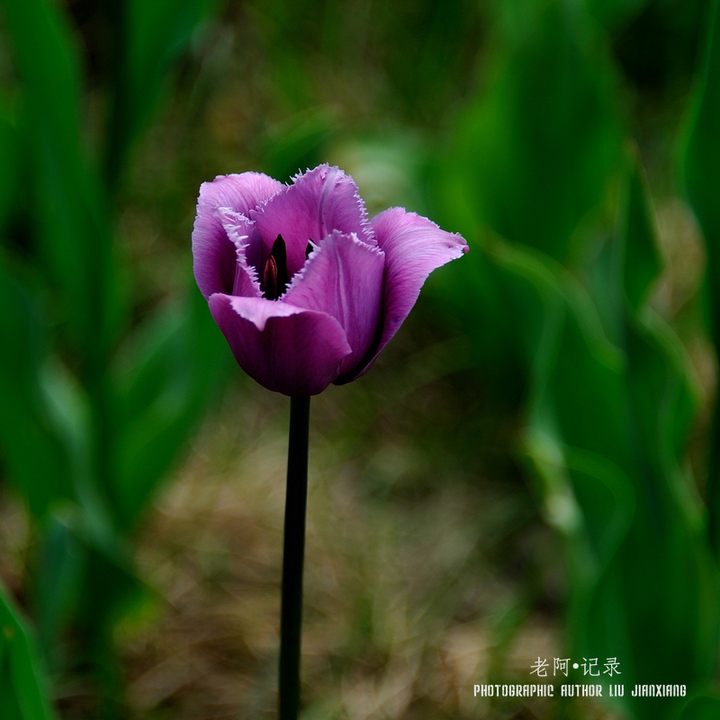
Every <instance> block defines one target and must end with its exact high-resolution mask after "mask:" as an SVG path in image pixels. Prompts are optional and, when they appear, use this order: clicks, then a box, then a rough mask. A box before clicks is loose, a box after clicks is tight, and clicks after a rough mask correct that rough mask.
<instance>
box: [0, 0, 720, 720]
mask: <svg viewBox="0 0 720 720" xmlns="http://www.w3.org/2000/svg"><path fill="white" fill-rule="evenodd" d="M0 8H1V12H0V23H1V25H0V32H1V36H2V37H1V39H2V41H3V42H4V43H6V46H5V45H3V48H2V52H1V53H0V77H2V79H3V84H4V87H2V89H1V90H0V167H1V170H0V240H1V242H0V334H1V335H2V337H3V342H2V343H1V344H0V397H1V398H2V408H1V409H0V462H1V465H0V477H1V478H2V482H3V483H6V484H7V485H9V486H11V487H12V488H13V490H14V492H15V493H16V495H17V496H19V497H21V498H22V500H23V501H24V504H25V506H26V508H27V511H28V513H29V514H30V516H31V517H32V524H33V525H32V526H33V537H34V539H35V540H34V545H33V549H32V553H31V554H30V556H29V558H28V568H27V574H28V577H27V578H26V579H25V582H24V586H23V593H22V598H16V599H12V598H11V597H10V593H7V592H5V591H1V592H0V629H1V630H2V631H3V633H0V668H1V672H2V674H0V707H2V708H3V712H5V708H12V709H8V710H7V713H9V715H8V717H22V718H25V720H35V719H36V718H47V717H51V716H52V714H51V710H50V709H49V707H50V705H52V702H50V701H48V700H47V699H46V698H47V697H53V695H52V690H51V691H50V694H49V695H46V694H45V687H46V685H47V683H46V680H44V679H43V678H42V677H41V675H42V668H43V667H44V666H46V667H48V668H49V670H50V673H51V677H52V678H53V679H54V680H57V681H59V680H60V679H62V678H65V677H68V676H73V675H74V674H77V675H82V674H83V673H87V671H88V667H90V668H91V669H92V670H91V674H92V675H93V676H94V681H95V688H94V690H93V692H92V693H91V695H92V697H93V698H94V699H93V701H92V704H91V705H92V706H91V708H90V709H89V710H86V713H87V714H86V715H85V716H86V717H93V716H95V717H98V716H102V717H113V716H123V715H127V714H128V713H129V710H128V709H127V707H126V706H125V700H124V697H123V688H122V681H121V679H120V678H121V677H122V673H121V672H120V670H119V669H118V667H117V661H116V659H115V658H114V656H113V633H114V632H115V631H116V629H117V627H118V622H119V621H120V620H122V619H123V618H126V617H127V615H128V613H132V612H133V608H136V607H137V605H133V602H134V601H135V602H136V601H137V600H138V598H139V597H142V596H143V595H145V596H147V595H148V594H150V593H151V591H150V590H149V589H148V588H146V587H145V586H144V583H143V581H142V580H141V579H140V578H139V577H138V574H137V572H136V570H135V568H134V565H133V548H134V544H135V542H136V537H137V531H138V528H140V527H141V526H142V519H143V517H145V513H147V511H148V507H149V505H150V503H151V501H152V498H153V496H154V493H155V491H156V490H157V489H158V488H159V487H160V485H161V483H162V481H163V479H165V478H167V476H168V474H169V472H170V470H171V469H172V468H173V467H174V466H175V464H176V463H177V461H178V459H179V458H180V457H182V454H183V451H184V450H185V449H186V446H187V442H188V438H190V437H191V435H192V433H193V431H194V429H195V428H196V427H197V425H198V422H199V421H200V419H201V418H202V417H203V414H204V413H205V411H206V408H207V406H208V403H209V402H210V401H211V400H212V399H213V398H215V397H217V393H218V391H219V390H220V389H221V388H222V387H223V381H224V379H225V377H226V376H227V371H228V369H229V368H230V366H231V362H230V357H229V355H230V354H229V353H228V351H227V349H226V347H225V346H224V343H223V341H222V339H221V337H220V336H219V333H218V332H217V329H216V328H215V327H214V325H213V323H212V320H211V318H210V315H209V313H208V312H207V308H206V304H205V302H204V301H203V299H202V298H201V297H200V295H199V294H198V293H197V291H196V290H195V288H193V287H192V280H191V278H190V273H189V256H190V254H189V231H190V222H191V219H192V209H193V208H192V205H193V202H194V195H195V193H196V191H197V187H198V185H199V183H200V182H202V181H204V180H207V179H209V178H210V177H212V176H213V175H215V174H218V173H221V172H235V171H241V170H244V169H259V170H263V171H265V172H268V173H270V174H272V175H274V176H277V177H279V178H281V179H287V177H288V176H290V175H291V174H293V173H294V172H296V171H297V170H298V169H302V168H304V167H306V166H312V165H314V164H316V163H317V162H321V161H326V160H329V161H331V162H337V163H338V164H341V165H342V166H344V167H345V169H346V170H349V171H352V172H353V174H354V176H355V178H356V180H357V181H358V183H359V185H360V188H361V191H362V193H363V196H364V197H365V198H366V200H367V201H368V206H369V207H370V208H371V209H372V210H373V211H374V210H377V209H381V208H382V207H385V206H387V205H389V204H404V205H407V206H408V207H409V209H411V210H416V211H419V212H423V213H426V214H428V215H429V216H430V217H432V218H433V219H434V220H437V221H439V222H440V223H441V225H442V226H443V227H445V228H446V229H449V230H454V231H459V232H462V233H463V234H464V236H465V237H466V238H467V239H468V241H469V243H470V245H471V252H470V254H469V255H468V256H467V257H466V258H464V259H463V261H462V262H459V263H453V264H452V266H451V267H448V268H447V269H446V270H444V271H443V272H442V273H438V277H437V278H435V277H434V278H433V280H432V282H431V283H429V286H428V288H427V291H428V292H427V293H425V294H424V297H423V299H422V301H421V303H420V306H419V307H418V312H419V313H420V314H421V315H422V319H421V320H420V321H419V322H418V324H417V325H414V326H411V327H415V328H416V330H417V328H420V327H421V328H422V332H418V337H420V338H421V339H427V338H428V337H429V338H430V339H431V340H434V341H439V342H437V343H436V344H430V343H429V342H428V345H429V348H428V347H419V348H417V350H416V352H414V354H413V353H410V359H409V360H408V361H407V364H406V365H405V366H404V367H403V368H402V369H401V370H402V373H400V371H398V374H397V375H391V376H390V378H391V381H388V382H387V387H386V388H385V390H387V392H385V391H383V393H381V394H382V396H383V398H384V401H385V403H386V404H390V403H392V402H400V400H401V399H402V397H403V393H404V394H409V393H411V392H413V391H414V390H413V388H418V387H420V388H424V387H425V386H432V382H433V381H434V380H435V379H437V378H439V377H443V375H444V376H445V377H451V378H453V377H454V378H456V382H457V384H458V386H461V387H462V389H461V390H456V392H457V397H456V398H455V400H456V401H457V405H458V406H460V405H462V407H463V408H470V410H467V413H468V415H467V417H466V420H467V424H468V428H465V429H462V428H458V429H457V432H453V434H454V435H455V436H456V437H455V438H454V439H449V438H448V435H449V434H450V433H449V432H448V433H446V434H445V433H440V432H438V433H435V435H434V436H432V437H427V438H421V437H417V438H414V441H416V442H417V444H418V445H421V444H422V445H424V446H426V447H427V448H431V449H432V452H434V453H436V454H437V455H441V454H442V453H443V452H444V453H446V454H449V453H452V454H454V456H455V457H456V459H457V460H456V461H457V463H458V464H459V465H462V466H463V467H466V468H467V469H468V470H467V472H468V473H469V474H471V473H472V472H473V471H474V470H475V468H476V464H474V463H477V458H476V457H475V456H477V454H478V453H488V454H489V453H490V450H489V449H488V445H489V443H488V444H483V442H484V441H478V440H477V439H476V438H474V437H473V433H478V432H487V429H488V428H489V427H491V426H492V425H493V424H497V423H498V422H500V423H507V425H508V426H510V427H512V428H513V429H514V431H513V432H514V434H513V437H514V451H515V453H516V457H517V459H518V461H519V463H520V464H521V466H522V467H523V468H524V470H525V473H526V477H527V478H528V481H529V484H530V486H531V488H532V489H533V492H534V495H535V497H536V499H537V505H538V508H539V510H540V512H541V513H542V514H543V516H544V517H545V519H546V521H547V522H548V523H549V524H550V525H551V526H552V527H553V528H556V529H557V531H558V533H559V535H560V536H561V537H562V538H563V541H564V546H565V549H566V564H565V576H566V585H567V598H566V620H567V623H566V624H567V648H568V650H567V651H568V653H573V654H574V655H575V656H578V655H581V656H584V657H590V656H592V657H602V658H603V659H604V658H610V657H617V658H618V659H619V661H620V664H621V667H622V672H623V675H622V679H621V682H623V683H624V684H625V685H626V687H627V688H628V689H629V688H630V687H631V686H632V685H634V684H635V683H638V684H645V683H669V684H679V683H683V684H687V686H688V696H687V697H685V698H668V699H666V700H664V701H662V704H660V703H656V704H651V703H648V702H647V701H644V700H642V699H636V698H632V697H631V696H629V693H626V695H625V697H624V698H619V699H618V700H617V702H618V703H619V704H618V705H617V706H616V707H615V708H614V710H615V711H617V712H621V713H625V715H627V716H628V717H633V718H638V719H643V718H653V719H654V718H661V719H662V718H668V719H669V718H676V717H681V718H682V719H683V720H695V719H697V720H703V719H704V718H706V717H714V716H715V715H716V714H717V705H718V703H719V702H720V699H719V698H718V696H717V688H716V685H715V680H714V678H715V674H716V670H717V644H718V643H717V641H718V622H719V618H718V607H717V596H718V567H717V548H718V542H719V541H718V537H719V535H720V530H719V529H718V528H720V522H719V521H718V518H719V517H720V515H719V514H720V482H719V481H718V478H719V477H720V442H719V441H718V433H720V420H718V418H719V417H720V413H718V412H717V410H715V409H714V408H716V406H717V403H715V401H714V397H713V396H712V395H710V394H708V392H707V390H704V389H703V386H702V385H701V384H700V383H699V381H698V377H697V372H696V366H697V365H698V361H697V358H695V357H694V356H692V353H693V348H692V342H691V341H693V340H695V339H697V338H705V337H709V338H710V339H711V342H712V343H713V344H714V345H713V357H712V359H711V362H712V363H714V364H716V363H717V352H718V342H720V340H718V338H719V336H720V332H719V331H718V327H719V326H720V321H719V320H718V318H719V317H720V315H718V307H719V303H720V296H719V295H718V287H720V285H719V284H718V282H717V281H716V279H715V278H716V277H717V276H718V272H720V264H719V263H720V261H719V260H718V258H719V257H720V255H718V252H717V242H718V241H720V235H719V233H720V215H718V207H720V206H718V204H717V202H716V201H715V197H714V193H715V192H716V189H717V187H718V186H719V183H718V178H717V174H718V168H719V167H720V157H718V155H719V154H720V144H719V140H718V138H719V137H720V134H719V132H720V45H719V44H718V43H719V42H720V40H719V39H718V32H717V23H718V22H719V20H718V13H717V2H715V1H714V0H712V1H708V2H701V1H700V0H697V1H693V2H680V0H633V1H632V2H609V1H604V2H600V1H599V0H597V1H596V0H585V2H583V1H581V0H566V1H561V0H512V2H501V1H500V0H497V1H495V0H485V1H484V2H469V1H465V0H463V1H462V2H457V3H453V4H451V5H450V6H449V5H448V4H447V3H441V2H439V0H422V1H420V2H414V3H410V2H408V3H389V4H383V5H378V4H376V3H370V2H369V0H355V1H354V2H351V3H347V4H339V3H335V4H333V3H329V2H321V1H319V0H302V1H301V2H296V3H286V2H284V1H283V0H263V1H262V2H261V1H260V0H248V1H247V2H243V3H227V5H225V6H221V5H219V4H217V3H214V2H211V1H210V0H192V1H191V2H185V3H171V2H165V1H163V2H152V3H148V2H140V0H113V1H112V2H104V3H92V2H90V1H89V0H73V1H71V2H67V3H65V4H62V3H56V2H51V0H2V1H1V2H0ZM702 46H704V47H705V51H704V53H702V52H699V48H701V47H702ZM696 55H698V57H697V58H696ZM696 59H697V61H698V67H699V71H698V73H697V75H696V74H695V73H694V69H693V68H694V66H695V62H696ZM173 79H176V80H179V82H176V83H175V84H173ZM679 128H680V129H681V130H682V132H680V131H679ZM148 135H149V136H150V138H151V142H147V141H146V140H144V138H146V137H147V136H148ZM158 136H163V142H158V141H157V137H158ZM153 138H154V140H153ZM678 138H680V139H679V140H678ZM140 148H141V149H142V152H139V151H138V150H139V149H140ZM673 162H676V163H678V167H679V169H680V173H679V175H680V178H681V182H682V189H683V191H684V193H685V196H686V198H687V200H688V202H689V204H690V206H691V208H692V211H693V212H694V214H695V216H696V218H697V222H698V224H699V226H700V229H701V231H702V234H703V236H704V240H705V247H706V253H707V266H706V270H707V272H706V278H705V289H704V291H703V293H702V294H700V293H694V294H693V295H692V297H690V298H689V299H686V300H685V301H684V304H682V305H681V306H680V307H674V308H672V310H671V311H670V310H668V307H667V305H663V302H662V298H661V294H662V287H663V283H665V284H666V285H667V283H672V279H673V272H677V271H678V270H677V268H672V267H671V268H666V267H665V262H664V260H663V255H662V252H661V251H660V248H659V238H658V230H657V222H656V218H655V210H654V204H655V202H660V203H662V202H665V201H666V200H667V198H668V197H671V196H672V197H674V196H675V195H677V190H676V188H675V174H674V172H673ZM643 166H645V167H646V168H647V170H648V178H646V177H645V173H644V170H643ZM653 196H654V197H653ZM148 218H150V219H148ZM168 238H170V239H168ZM681 240H682V239H681V238H675V239H672V238H671V242H675V245H676V246H677V247H679V248H680V249H679V252H680V253H681V254H682V252H683V251H684V248H683V247H681V246H680V243H681ZM177 267H182V270H177ZM668 276H669V279H668ZM658 288H661V290H660V291H658ZM698 308H700V309H698ZM378 373H380V371H378ZM400 380H401V381H400ZM366 382H368V383H372V382H373V380H372V379H371V377H370V376H368V379H363V380H362V381H360V383H366ZM380 382H382V381H380ZM360 383H358V384H360ZM378 387H382V385H379V386H378ZM447 387H451V386H447ZM346 392H347V397H348V402H349V403H351V404H353V407H354V408H355V409H356V410H357V412H356V413H354V415H353V419H352V422H351V423H350V424H349V426H348V428H347V432H348V433H349V434H350V435H352V436H353V437H362V436H363V435H364V434H366V433H368V432H369V428H372V427H374V426H376V425H377V424H378V415H379V414H380V413H381V412H382V410H380V409H378V408H377V407H375V406H374V405H373V402H372V401H371V400H370V399H369V397H370V396H369V395H363V392H362V390H354V389H351V388H348V389H347V390H346ZM477 398H490V399H491V401H488V402H487V403H486V404H485V405H483V403H482V402H481V401H477V403H476V404H473V403H475V401H476V399H477ZM455 400H454V401H453V402H455ZM429 402H430V401H429V400H428V403H429ZM452 404H453V403H450V405H452ZM490 405H492V407H493V409H492V411H488V410H487V409H486V408H487V407H488V406H490ZM431 412H432V411H431ZM712 413H714V415H715V420H714V421H713V422H708V421H707V420H703V418H705V417H706V416H707V415H709V414H712ZM445 419H446V420H448V422H451V421H453V418H452V417H448V418H445ZM456 419H457V418H455V420H456ZM380 426H382V425H381V424H380ZM699 435H702V436H703V438H704V439H701V440H700V441H698V440H697V437H698V436H699ZM707 437H709V438H710V439H709V440H708V439H706V438H707ZM439 438H440V439H439ZM336 440H337V441H338V443H339V444H340V445H341V446H343V445H342V443H343V440H342V438H336ZM453 442H454V444H452V443H453ZM348 447H352V442H350V443H348ZM689 449H691V450H692V452H690V451H689ZM506 450H507V448H505V449H504V451H506ZM428 452H430V450H428ZM387 474H388V475H389V474H391V473H390V472H389V471H388V473H387ZM381 475H382V473H381ZM706 476H707V479H706ZM368 487H369V490H368V492H370V493H375V494H377V495H378V497H381V498H383V499H388V497H389V496H390V495H391V492H390V490H389V489H388V487H385V486H382V483H381V482H380V481H377V484H376V485H373V481H372V479H369V480H368ZM463 567H467V563H465V564H464V565H463ZM365 593H366V594H365V595H362V594H361V595H360V596H359V597H358V599H357V603H356V604H357V607H358V608H359V609H358V610H357V613H358V617H360V618H365V620H366V621H367V622H365V621H363V622H361V623H360V625H359V627H358V630H357V633H358V638H359V639H358V638H354V639H353V640H352V643H354V645H353V647H360V648H362V647H364V646H365V644H367V643H370V642H371V640H372V637H373V636H374V634H376V631H375V630H373V628H372V622H371V620H372V617H371V616H372V613H371V606H372V597H368V596H367V591H366V590H365ZM17 599H22V604H23V605H24V608H23V610H24V611H25V612H26V613H27V614H28V615H29V616H30V617H31V619H32V622H31V623H30V625H32V626H34V631H30V630H28V629H27V627H28V624H27V623H26V621H24V620H20V619H19V618H18V613H19V612H20V611H18V610H17V609H16V608H15V605H16V604H17V602H16V600H17ZM368 608H370V609H368ZM512 614H513V613H512V612H510V611H509V612H508V616H510V617H509V619H508V618H506V619H504V620H503V623H504V625H503V623H500V624H501V625H503V628H512V627H513V622H514V621H513V619H512V617H511V616H512ZM368 618H369V619H368ZM366 626H367V627H366ZM503 632H506V629H501V630H499V631H498V633H499V634H502V633H503ZM507 632H508V633H509V632H510V631H509V630H507ZM37 652H40V653H42V655H43V658H44V660H43V662H42V663H39V662H36V661H35V660H34V658H35V655H36V653H37ZM492 672H500V671H499V670H497V669H493V670H492ZM490 679H491V680H493V679H494V678H490ZM62 710H64V708H62V707H61V711H62ZM500 711H502V708H501V710H500ZM500 711H499V712H500ZM69 712H70V711H69ZM78 712H79V711H78ZM433 712H434V713H435V714H433ZM440 712H441V710H440V709H438V708H435V709H431V710H430V713H431V714H429V715H427V717H433V718H437V717H440V716H441V715H440V714H439V713H440ZM448 712H450V711H448ZM453 712H456V711H453ZM557 712H558V717H561V716H562V717H565V716H564V715H561V714H560V713H562V712H563V711H562V709H559V710H557ZM93 713H94V715H93ZM442 716H443V717H445V716H448V717H449V715H442ZM3 717H5V715H3ZM413 717H415V716H413ZM423 717H424V716H423ZM453 717H456V715H454V716H453Z"/></svg>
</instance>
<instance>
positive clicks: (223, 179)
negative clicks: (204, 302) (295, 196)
mask: <svg viewBox="0 0 720 720" xmlns="http://www.w3.org/2000/svg"><path fill="white" fill-rule="evenodd" d="M283 187H284V186H283V184H282V183H280V182H278V181H277V180H274V179H273V178H271V177H268V176H267V175H263V174H262V173H255V172H246V173H242V174H240V175H219V176H218V177H216V178H215V180H213V181H212V182H206V183H203V184H202V185H201V186H200V196H199V198H198V203H197V215H196V217H195V225H194V227H193V234H192V250H193V271H194V273H195V280H196V281H197V284H198V287H199V288H200V292H202V294H203V295H204V296H205V297H206V298H209V297H210V295H212V294H213V293H217V292H221V293H230V292H232V291H233V285H234V283H235V257H236V246H235V244H234V243H233V242H232V241H231V240H230V238H228V235H227V232H226V231H225V228H224V227H223V223H222V220H221V219H220V217H218V213H217V211H218V209H219V208H227V209H229V210H231V211H233V212H235V213H239V214H242V215H248V214H249V213H250V210H251V209H252V208H254V207H257V206H258V205H259V204H260V203H262V202H264V201H265V200H267V199H268V198H270V197H272V196H273V195H274V194H275V193H277V192H278V191H279V190H281V189H282V188H283Z"/></svg>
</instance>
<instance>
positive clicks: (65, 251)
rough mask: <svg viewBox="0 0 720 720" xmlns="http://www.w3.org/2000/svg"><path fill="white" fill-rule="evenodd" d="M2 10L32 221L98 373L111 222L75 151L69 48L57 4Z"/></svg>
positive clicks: (30, 1) (28, 3) (74, 75)
mask: <svg viewBox="0 0 720 720" xmlns="http://www.w3.org/2000/svg"><path fill="white" fill-rule="evenodd" d="M3 9H4V19H5V24H6V27H7V31H8V36H9V40H10V45H11V47H12V50H13V54H14V59H15V64H16V66H17V71H18V74H19V76H20V79H21V81H22V84H21V86H20V87H21V97H20V106H21V113H20V114H19V124H21V125H22V129H23V132H24V133H26V135H27V143H28V148H30V149H31V151H32V152H31V156H30V157H29V158H28V162H29V163H30V164H31V167H32V169H33V174H32V178H33V180H32V186H31V188H30V191H31V192H30V197H31V198H32V203H33V206H32V208H31V211H32V219H33V220H34V221H35V222H36V223H37V230H38V232H39V235H40V241H41V242H40V246H41V248H42V250H43V254H44V256H45V259H46V261H47V263H48V265H49V267H50V268H51V271H52V276H53V279H54V282H55V284H56V285H57V286H58V287H59V288H60V289H61V298H60V305H61V313H62V314H64V315H65V316H66V317H67V318H68V320H69V329H70V336H71V338H72V340H73V341H74V343H75V344H76V347H78V348H79V349H80V350H82V354H83V355H85V356H86V357H87V358H88V359H87V365H88V366H89V367H90V368H91V369H89V370H88V371H89V372H91V373H92V372H95V373H96V374H97V373H98V372H100V371H99V370H98V368H97V366H98V365H99V364H101V360H99V359H98V358H100V357H102V355H103V353H104V352H105V351H106V348H107V345H108V344H109V337H108V335H109V329H110V327H111V323H109V319H110V316H109V311H110V308H111V303H109V302H108V300H107V296H108V294H109V292H110V288H111V281H110V267H109V265H110V262H109V248H110V240H111V237H110V233H111V223H110V219H109V212H108V201H107V198H106V197H105V196H104V192H103V185H102V183H100V182H99V181H98V177H97V175H96V173H95V172H93V170H92V169H91V168H90V166H89V165H88V163H87V161H86V158H85V155H84V148H83V147H82V145H81V127H80V110H81V101H80V93H81V91H80V71H79V66H78V59H77V53H76V49H75V47H74V46H73V43H72V41H71V34H70V30H69V28H68V27H67V24H66V22H65V19H64V17H63V16H62V14H61V10H60V7H59V6H58V5H57V4H56V3H52V2H49V1H48V0H5V1H4V3H3Z"/></svg>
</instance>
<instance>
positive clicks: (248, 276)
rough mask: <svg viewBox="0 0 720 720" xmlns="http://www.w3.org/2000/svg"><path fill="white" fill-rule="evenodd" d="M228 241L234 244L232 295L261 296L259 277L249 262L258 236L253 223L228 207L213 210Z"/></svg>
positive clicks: (258, 241)
mask: <svg viewBox="0 0 720 720" xmlns="http://www.w3.org/2000/svg"><path fill="white" fill-rule="evenodd" d="M215 215H216V217H217V218H218V219H219V220H220V222H221V223H222V226H223V229H224V230H225V232H226V233H227V236H228V238H229V239H230V241H231V242H232V243H233V245H235V279H234V281H233V287H232V295H240V296H243V297H261V296H262V290H261V289H260V279H259V278H258V273H257V269H256V268H255V267H254V266H253V265H251V264H250V263H249V260H248V258H249V256H250V255H251V253H252V249H253V247H255V248H257V247H258V245H259V243H260V239H259V238H260V236H259V233H258V231H257V228H256V227H255V223H254V222H253V221H252V220H250V219H248V218H247V217H245V215H242V214H240V213H237V212H235V211H233V210H230V209H229V208H218V209H217V210H215Z"/></svg>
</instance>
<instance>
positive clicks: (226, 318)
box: [210, 294, 351, 396]
mask: <svg viewBox="0 0 720 720" xmlns="http://www.w3.org/2000/svg"><path fill="white" fill-rule="evenodd" d="M210 312H211V313H212V316H213V317H214V318H215V322H216V323H217V324H218V326H219V327H220V330H221V331H222V333H223V335H225V338H226V339H227V341H228V344H229V345H230V349H231V350H232V352H233V355H234V356H235V359H236V360H237V362H238V365H240V367H241V368H242V369H243V370H245V372H246V373H247V374H248V375H250V377H252V378H253V379H254V380H256V381H257V382H259V383H260V384H261V385H263V386H264V387H266V388H267V389H268V390H274V391H275V392H279V393H283V394H284V395H291V396H300V395H317V393H319V392H322V391H323V390H324V389H325V388H326V387H327V386H328V385H329V384H330V383H331V382H332V381H333V380H334V379H335V378H336V377H337V376H338V373H339V371H340V365H341V363H342V360H343V358H345V357H346V356H347V355H349V354H350V352H351V349H350V346H349V345H348V343H347V340H346V339H345V333H344V332H343V329H342V328H341V327H340V324H339V323H338V321H337V320H335V318H333V317H330V316H329V315H326V314H325V313H322V312H315V311H313V310H305V309H303V308H298V307H293V306H292V305H288V304H287V303H284V302H277V301H273V300H265V299H263V298H240V297H232V296H230V295H223V294H215V295H212V296H211V297H210Z"/></svg>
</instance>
